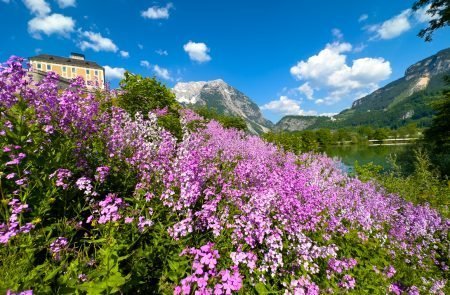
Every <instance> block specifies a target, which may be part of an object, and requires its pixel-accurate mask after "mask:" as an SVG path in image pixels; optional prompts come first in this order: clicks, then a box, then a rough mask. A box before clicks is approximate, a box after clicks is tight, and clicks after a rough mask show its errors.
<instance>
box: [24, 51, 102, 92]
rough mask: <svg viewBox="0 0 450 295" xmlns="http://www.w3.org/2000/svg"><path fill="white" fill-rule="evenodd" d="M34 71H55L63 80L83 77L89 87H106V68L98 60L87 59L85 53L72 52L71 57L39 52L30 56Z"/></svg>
mask: <svg viewBox="0 0 450 295" xmlns="http://www.w3.org/2000/svg"><path fill="white" fill-rule="evenodd" d="M29 60H30V64H31V68H32V71H34V72H38V73H45V72H50V71H52V72H55V73H57V74H58V75H59V76H60V77H61V78H62V80H69V79H73V78H76V77H82V78H83V79H84V81H85V82H86V86H87V87H88V88H95V87H98V88H100V89H104V88H105V69H104V68H103V67H101V66H99V65H98V64H97V63H96V62H93V61H87V60H85V58H84V55H83V54H79V53H71V54H70V57H61V56H55V55H48V54H39V55H37V56H33V57H30V58H29Z"/></svg>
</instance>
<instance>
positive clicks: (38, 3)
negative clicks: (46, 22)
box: [23, 0, 51, 16]
mask: <svg viewBox="0 0 450 295" xmlns="http://www.w3.org/2000/svg"><path fill="white" fill-rule="evenodd" d="M23 3H24V4H25V6H26V7H27V8H28V10H29V11H30V12H31V13H32V14H36V15H38V16H44V15H47V14H49V13H50V12H51V9H50V5H48V3H47V2H45V0H23Z"/></svg>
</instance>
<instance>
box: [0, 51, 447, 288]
mask: <svg viewBox="0 0 450 295" xmlns="http://www.w3.org/2000/svg"><path fill="white" fill-rule="evenodd" d="M22 63H23V60H22V59H19V58H12V59H10V60H9V61H8V62H7V63H6V64H4V65H3V66H2V67H1V69H0V108H1V109H2V112H1V113H0V122H1V130H0V131H2V132H3V133H4V134H5V136H0V143H1V147H0V148H1V149H2V150H3V154H2V160H3V163H2V166H1V168H2V169H3V171H2V172H3V174H4V175H6V177H5V178H4V179H3V178H2V179H1V180H2V189H3V191H2V199H3V198H4V199H5V200H7V201H6V203H5V202H3V203H5V204H9V207H10V209H8V210H2V211H0V218H1V219H0V221H1V222H2V223H0V239H1V240H0V241H1V243H2V246H1V248H0V260H2V264H0V275H1V274H2V273H11V271H10V269H8V267H10V268H12V265H14V263H16V262H14V263H12V262H10V263H9V264H8V263H7V262H8V261H11V260H12V259H16V260H20V259H21V258H22V257H28V256H26V255H24V253H25V252H24V251H25V250H24V249H28V250H27V251H32V252H33V255H36V257H39V259H22V260H20V262H21V263H23V264H24V265H26V267H22V268H20V271H21V274H22V275H21V276H19V275H17V276H15V277H5V280H4V282H0V289H1V288H2V287H4V289H5V290H7V289H12V288H15V289H18V288H19V287H20V290H28V289H30V288H32V287H33V288H34V289H35V290H36V291H35V292H41V293H51V292H52V291H54V292H58V290H59V289H58V288H59V287H60V285H61V286H62V285H63V286H64V288H67V289H65V290H68V291H67V292H68V293H70V292H72V293H85V292H87V293H89V292H91V293H97V294H99V293H113V292H123V293H146V294H153V293H175V294H231V293H238V292H241V293H246V294H249V293H250V294H252V293H257V292H260V293H265V292H266V293H271V292H272V293H280V294H322V293H330V294H331V293H334V294H343V293H347V292H356V293H367V290H377V293H380V294H385V293H388V292H391V293H393V294H402V293H404V292H407V294H418V293H417V292H420V293H421V294H422V293H423V294H428V293H431V294H441V293H442V294H443V293H445V292H446V291H447V292H448V291H450V290H449V286H448V282H447V280H446V279H447V274H446V272H448V249H449V242H448V228H449V225H450V222H449V221H448V220H446V219H445V218H443V217H442V216H441V215H440V214H438V213H437V212H436V211H435V210H434V209H432V208H430V207H429V206H427V205H423V206H416V205H413V204H411V203H409V202H406V201H405V200H403V199H401V198H399V197H398V196H396V195H390V194H387V193H386V192H385V191H384V190H383V189H382V188H379V187H377V186H375V185H374V184H372V183H370V182H362V181H360V180H358V179H357V178H352V177H349V176H348V175H346V174H344V173H343V172H342V171H341V170H339V169H338V168H337V166H338V163H336V162H335V161H333V160H332V159H330V158H328V157H326V156H324V155H318V154H302V155H299V156H297V155H294V154H292V153H287V152H284V151H282V150H280V149H278V148H277V147H276V146H274V145H271V144H268V143H266V142H264V141H263V140H261V139H260V138H259V137H256V136H250V135H247V134H245V133H244V132H241V131H237V130H234V129H224V128H223V127H222V126H221V125H220V124H218V123H217V122H215V121H209V122H206V121H203V120H202V118H201V117H200V116H198V115H197V114H196V113H195V112H193V111H189V110H182V111H180V118H181V119H180V120H181V124H182V130H183V135H182V138H181V139H180V138H177V137H175V136H174V135H172V134H171V133H170V132H169V131H168V130H165V129H163V128H162V127H161V125H160V124H159V123H158V120H159V119H160V118H161V116H164V114H165V112H166V111H165V109H164V108H162V109H158V110H156V111H154V112H150V113H149V114H145V116H144V115H143V114H140V113H137V114H136V116H134V117H132V116H131V115H130V114H128V113H127V112H125V111H124V110H123V109H120V108H118V107H117V106H115V105H114V99H111V97H112V96H114V95H115V94H114V93H112V92H104V93H100V94H98V95H97V96H95V95H93V94H92V93H88V92H87V91H86V89H84V88H83V87H84V86H83V83H82V81H80V80H74V81H73V82H72V84H71V87H69V88H68V89H65V90H60V89H58V86H57V82H56V78H57V77H56V75H55V74H53V73H52V74H49V75H48V76H47V77H46V78H45V79H44V80H43V81H41V82H38V83H35V82H33V81H32V80H30V78H29V77H28V76H27V70H26V69H25V68H23V67H22ZM119 95H120V94H119ZM30 110H31V111H30ZM18 113H19V115H17V114H18ZM24 114H26V115H27V116H29V120H26V123H24V126H21V128H22V129H23V128H28V129H29V130H30V131H29V132H27V133H26V134H33V136H32V138H27V136H28V135H23V136H16V137H14V136H13V134H11V132H13V131H14V130H15V128H16V127H15V126H16V125H17V122H18V121H19V119H21V118H22V116H24ZM21 122H22V121H21ZM196 122H200V123H201V124H194V123H196ZM14 132H16V131H14ZM24 138H25V139H24ZM25 164H26V165H25ZM17 165H21V166H24V167H23V168H22V167H19V168H20V169H16V168H18V167H16V166H17ZM25 166H26V167H25ZM62 167H64V168H62ZM13 168H14V169H13ZM28 170H31V172H30V171H28ZM3 182H4V183H5V186H3ZM28 207H30V208H31V209H33V211H31V213H30V214H23V213H25V212H26V211H28V210H29V208H28ZM10 211H11V212H12V214H11V215H10V213H9V212H10ZM31 214H33V215H32V216H30V215H31ZM31 218H33V219H31ZM31 220H33V221H34V222H35V223H40V226H39V227H36V228H35V229H34V230H33V231H31V232H30V230H31V229H32V228H33V227H34V225H33V223H32V222H31ZM21 224H22V225H21ZM27 232H29V235H28V239H25V238H23V239H20V236H24V235H19V234H22V233H27ZM14 236H17V241H18V244H17V245H16V244H15V243H11V242H10V240H11V238H12V237H14ZM50 241H52V242H50ZM68 241H70V248H69V243H68ZM20 243H23V245H25V246H23V245H22V246H20V245H19V244H20ZM42 249H48V251H47V252H46V251H42ZM69 250H70V251H69ZM39 251H40V252H39ZM11 253H13V254H11ZM26 253H28V252H26ZM42 253H50V254H51V255H47V257H43V256H45V255H44V254H42ZM63 254H64V256H63ZM11 257H12V258H11ZM62 258H64V259H62ZM8 259H9V260H8ZM3 261H5V263H3ZM63 263H64V264H63ZM46 268H49V269H52V270H55V271H54V272H52V275H54V278H53V277H52V278H51V279H48V280H52V281H51V283H48V284H47V285H46V284H45V283H42V282H44V281H45V280H47V275H46V272H45V269H46ZM52 288H54V289H52ZM408 292H409V293H408Z"/></svg>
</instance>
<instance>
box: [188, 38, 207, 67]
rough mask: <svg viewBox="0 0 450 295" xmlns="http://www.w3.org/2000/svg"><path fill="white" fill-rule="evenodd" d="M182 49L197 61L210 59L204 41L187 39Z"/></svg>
mask: <svg viewBox="0 0 450 295" xmlns="http://www.w3.org/2000/svg"><path fill="white" fill-rule="evenodd" d="M183 49H184V51H186V52H187V54H188V55H189V58H190V59H191V60H193V61H197V62H199V63H202V62H207V61H210V60H211V56H209V54H208V53H209V51H210V49H209V48H208V46H206V44H205V43H202V42H200V43H195V42H192V41H189V42H188V43H186V44H184V46H183Z"/></svg>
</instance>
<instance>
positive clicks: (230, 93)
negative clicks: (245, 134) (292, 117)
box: [173, 79, 273, 134]
mask: <svg viewBox="0 0 450 295" xmlns="http://www.w3.org/2000/svg"><path fill="white" fill-rule="evenodd" d="M173 91H174V93H175V96H176V99H177V101H178V102H180V103H181V104H183V105H186V106H207V107H208V108H214V109H215V110H216V111H217V112H218V113H220V114H225V115H232V116H238V117H241V118H243V119H244V120H245V121H246V122H247V126H248V129H249V131H250V132H252V133H255V134H260V133H263V132H267V131H269V130H270V129H271V128H272V126H273V124H272V122H270V121H269V120H266V119H265V118H264V117H263V116H262V114H261V110H260V109H259V107H258V105H257V104H255V103H254V102H253V101H252V100H251V99H250V98H249V97H248V96H246V95H245V94H244V93H242V92H240V91H239V90H237V89H236V88H234V87H232V86H230V85H228V84H227V83H225V82H224V81H223V80H220V79H219V80H213V81H199V82H187V83H184V82H180V83H177V84H176V85H175V87H174V88H173Z"/></svg>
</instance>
